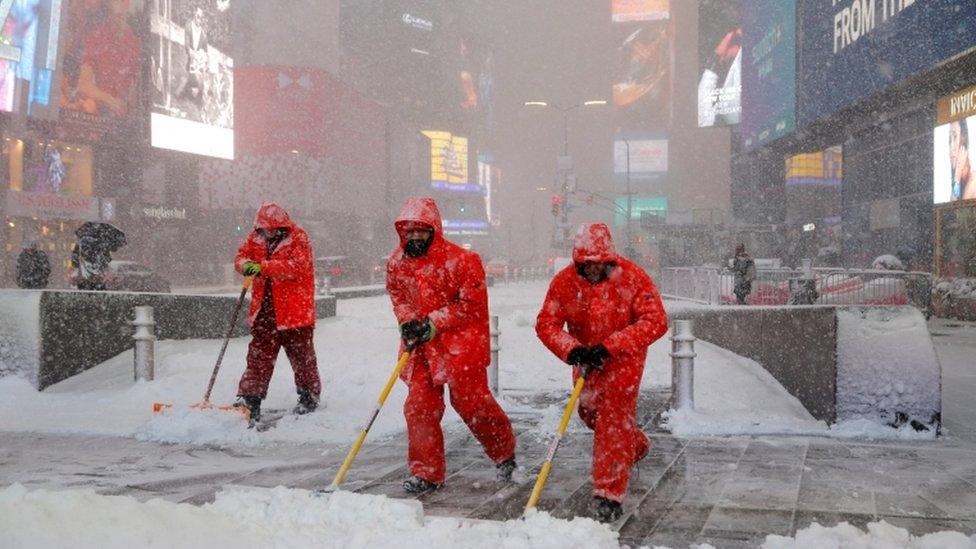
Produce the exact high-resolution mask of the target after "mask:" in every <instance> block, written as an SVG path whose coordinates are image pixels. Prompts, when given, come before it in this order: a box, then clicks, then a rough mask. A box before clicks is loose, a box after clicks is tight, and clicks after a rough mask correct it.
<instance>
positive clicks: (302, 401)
mask: <svg viewBox="0 0 976 549" xmlns="http://www.w3.org/2000/svg"><path fill="white" fill-rule="evenodd" d="M318 407H319V399H317V398H315V395H313V394H312V392H311V391H309V390H308V389H299V390H298V404H296V405H295V409H294V410H292V412H291V413H293V414H295V415H299V416H302V415H305V414H310V413H312V412H314V411H315V409H316V408H318Z"/></svg>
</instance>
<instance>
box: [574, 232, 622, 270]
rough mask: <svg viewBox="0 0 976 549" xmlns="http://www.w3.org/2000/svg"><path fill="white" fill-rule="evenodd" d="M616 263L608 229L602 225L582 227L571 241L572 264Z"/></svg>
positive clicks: (615, 253) (615, 251) (614, 250)
mask: <svg viewBox="0 0 976 549" xmlns="http://www.w3.org/2000/svg"><path fill="white" fill-rule="evenodd" d="M610 261H617V250H616V248H614V246H613V238H611V236H610V228H609V227H607V226H606V225H604V224H603V223H593V224H591V225H582V226H580V228H579V230H578V231H576V238H575V240H574V241H573V262H574V263H587V262H591V263H607V262H610Z"/></svg>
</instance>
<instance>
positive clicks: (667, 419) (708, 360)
mask: <svg viewBox="0 0 976 549" xmlns="http://www.w3.org/2000/svg"><path fill="white" fill-rule="evenodd" d="M666 337H668V336H666ZM666 337H665V338H664V339H666ZM695 352H696V353H697V354H698V356H697V357H696V358H695V371H694V379H695V387H694V394H695V409H694V410H669V411H667V412H665V413H664V415H663V419H664V424H663V427H664V428H666V429H668V430H670V431H671V432H672V433H673V434H675V435H678V436H700V435H747V434H748V435H757V434H787V433H788V434H826V433H827V432H828V430H827V424H826V423H825V422H823V421H818V420H816V419H814V418H813V416H811V415H810V412H808V411H807V410H806V408H805V407H804V406H803V404H801V403H800V401H799V400H797V398H796V397H794V396H793V395H791V394H789V393H788V392H787V391H786V389H784V388H783V386H782V385H780V383H779V382H778V381H776V378H774V377H773V376H772V374H770V373H769V372H768V371H766V369H765V368H763V367H762V366H761V365H759V363H757V362H755V361H753V360H750V359H748V358H745V357H742V356H739V355H736V354H734V353H732V352H731V351H727V350H725V349H722V348H720V347H716V346H715V345H712V344H711V343H708V342H706V341H702V340H699V341H697V342H695ZM655 363H656V362H655ZM668 372H669V377H668V379H670V367H669V368H668Z"/></svg>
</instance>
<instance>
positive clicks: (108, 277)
mask: <svg viewBox="0 0 976 549" xmlns="http://www.w3.org/2000/svg"><path fill="white" fill-rule="evenodd" d="M105 289H106V290H109V291H119V292H157V293H169V292H170V291H172V290H171V288H170V284H169V281H168V280H166V279H164V278H163V277H161V276H159V275H157V274H156V273H154V272H153V271H152V269H150V268H149V267H146V266H145V265H143V264H142V263H139V262H136V261H122V260H114V261H112V262H111V263H109V265H108V271H107V272H106V273H105Z"/></svg>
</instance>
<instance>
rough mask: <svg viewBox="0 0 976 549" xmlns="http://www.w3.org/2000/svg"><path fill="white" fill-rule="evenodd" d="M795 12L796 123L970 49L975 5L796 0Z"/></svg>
mask: <svg viewBox="0 0 976 549" xmlns="http://www.w3.org/2000/svg"><path fill="white" fill-rule="evenodd" d="M799 8H800V10H799V14H798V15H799V24H800V27H801V31H802V32H800V33H799V34H798V36H799V48H798V51H797V53H798V62H799V66H800V67H802V69H803V73H802V74H801V78H799V90H798V96H799V99H800V102H799V112H798V115H799V121H800V123H801V124H809V123H812V122H815V121H817V120H819V119H821V118H824V117H827V116H829V115H831V114H833V113H835V112H837V111H839V110H841V109H843V108H845V107H848V106H851V105H853V104H855V103H857V102H858V101H859V100H862V99H865V98H867V97H869V96H871V95H873V94H875V93H877V92H880V91H882V90H884V89H885V88H887V87H889V86H891V85H892V84H896V83H898V82H901V81H903V80H905V79H907V78H909V77H912V76H914V75H916V74H919V73H921V72H923V71H925V70H927V69H929V68H933V67H935V66H936V65H938V64H940V63H942V62H944V61H946V60H948V59H951V58H953V57H954V56H956V55H958V54H961V53H963V52H966V51H968V50H971V49H972V48H973V46H974V45H976V41H974V37H973V36H974V29H976V3H974V2H973V0H925V1H922V0H914V1H910V0H884V1H882V0H832V1H830V2H826V1H824V0H800V2H799ZM854 75H856V77H855V76H854ZM826 90H830V93H825V91H826Z"/></svg>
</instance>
